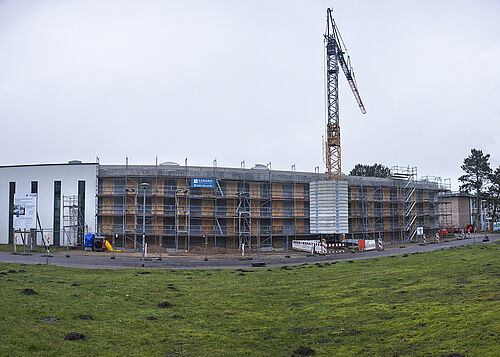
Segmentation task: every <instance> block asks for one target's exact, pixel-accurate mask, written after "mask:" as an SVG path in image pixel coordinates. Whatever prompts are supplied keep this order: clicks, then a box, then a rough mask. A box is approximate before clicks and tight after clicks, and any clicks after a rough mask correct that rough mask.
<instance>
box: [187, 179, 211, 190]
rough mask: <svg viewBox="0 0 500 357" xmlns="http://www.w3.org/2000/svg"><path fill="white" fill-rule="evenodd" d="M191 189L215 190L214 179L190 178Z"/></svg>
mask: <svg viewBox="0 0 500 357" xmlns="http://www.w3.org/2000/svg"><path fill="white" fill-rule="evenodd" d="M191 187H208V188H215V179H213V178H192V179H191Z"/></svg>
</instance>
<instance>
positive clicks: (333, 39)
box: [324, 9, 366, 181]
mask: <svg viewBox="0 0 500 357" xmlns="http://www.w3.org/2000/svg"><path fill="white" fill-rule="evenodd" d="M326 17H327V19H326V31H325V35H324V38H325V56H326V101H327V103H326V105H327V110H326V112H327V113H326V115H327V124H326V142H325V150H326V169H327V179H328V180H329V181H333V180H337V181H340V178H341V161H342V160H341V159H342V157H341V148H340V124H339V90H338V82H339V67H341V68H342V71H343V72H344V74H345V76H346V79H347V82H348V83H349V86H350V87H351V90H352V93H353V94H354V97H355V99H356V101H357V103H358V105H359V108H360V109H361V112H362V113H363V114H366V110H365V107H364V105H363V102H362V100H361V96H360V95H359V91H358V87H357V85H356V80H355V77H354V72H353V70H352V67H351V61H350V57H349V55H348V54H347V49H346V48H345V45H344V42H343V40H342V37H341V36H340V33H339V31H338V28H337V25H336V24H335V21H334V20H333V15H332V9H327V11H326ZM346 57H347V58H346Z"/></svg>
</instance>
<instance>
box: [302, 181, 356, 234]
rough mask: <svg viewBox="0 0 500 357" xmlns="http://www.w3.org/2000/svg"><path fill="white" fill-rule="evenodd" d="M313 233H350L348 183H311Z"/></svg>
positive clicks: (311, 222) (311, 223)
mask: <svg viewBox="0 0 500 357" xmlns="http://www.w3.org/2000/svg"><path fill="white" fill-rule="evenodd" d="M309 198H310V207H311V209H310V230H311V233H323V234H333V233H349V232H348V231H349V224H348V214H349V206H348V185H347V181H316V182H311V183H310V192H309Z"/></svg>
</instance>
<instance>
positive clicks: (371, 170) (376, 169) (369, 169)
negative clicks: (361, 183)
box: [349, 163, 391, 177]
mask: <svg viewBox="0 0 500 357" xmlns="http://www.w3.org/2000/svg"><path fill="white" fill-rule="evenodd" d="M390 174H391V170H390V169H389V168H388V167H386V166H384V165H381V164H377V163H375V164H373V165H363V164H356V166H354V168H353V169H352V170H351V172H350V173H349V175H351V176H365V177H389V176H390Z"/></svg>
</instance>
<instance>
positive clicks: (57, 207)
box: [32, 181, 61, 245]
mask: <svg viewBox="0 0 500 357" xmlns="http://www.w3.org/2000/svg"><path fill="white" fill-rule="evenodd" d="M32 186H33V183H32ZM53 227H54V245H61V181H54V225H53Z"/></svg>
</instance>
